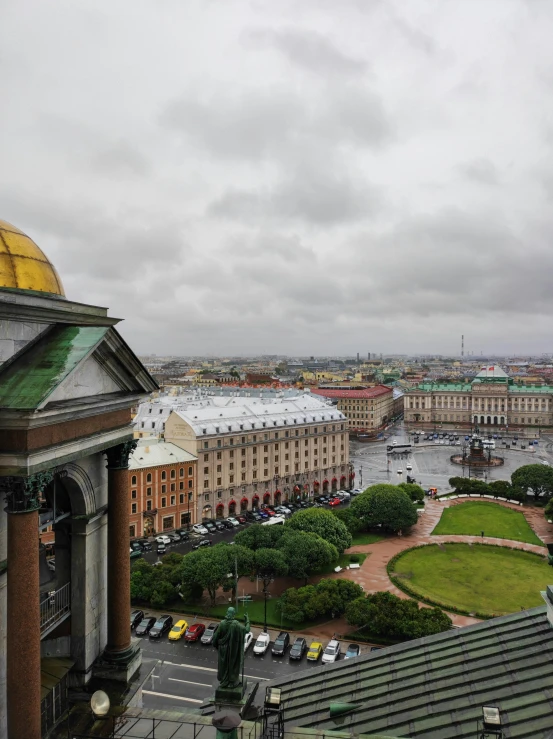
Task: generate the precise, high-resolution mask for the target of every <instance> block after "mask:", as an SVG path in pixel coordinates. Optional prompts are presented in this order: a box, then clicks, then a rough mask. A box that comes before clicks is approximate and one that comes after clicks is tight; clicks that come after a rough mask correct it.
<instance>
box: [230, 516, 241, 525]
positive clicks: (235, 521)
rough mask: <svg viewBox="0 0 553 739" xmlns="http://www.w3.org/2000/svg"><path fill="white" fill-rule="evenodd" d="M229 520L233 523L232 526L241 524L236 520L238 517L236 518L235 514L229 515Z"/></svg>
mask: <svg viewBox="0 0 553 739" xmlns="http://www.w3.org/2000/svg"><path fill="white" fill-rule="evenodd" d="M227 521H228V522H229V523H230V524H232V526H240V524H239V523H238V521H237V520H236V518H234V517H233V516H229V517H228V518H227Z"/></svg>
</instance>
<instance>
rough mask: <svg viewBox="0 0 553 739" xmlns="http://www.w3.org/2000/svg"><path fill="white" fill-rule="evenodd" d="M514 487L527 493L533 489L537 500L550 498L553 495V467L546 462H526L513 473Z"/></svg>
mask: <svg viewBox="0 0 553 739" xmlns="http://www.w3.org/2000/svg"><path fill="white" fill-rule="evenodd" d="M511 482H512V484H513V487H514V488H519V489H520V490H522V491H523V492H525V493H527V492H528V491H529V490H531V491H532V492H533V493H534V495H535V497H536V500H537V499H539V498H542V499H545V500H549V498H551V496H552V495H553V468H552V467H549V466H548V465H545V464H525V465H524V466H523V467H519V468H518V470H515V471H514V472H513V474H512V475H511Z"/></svg>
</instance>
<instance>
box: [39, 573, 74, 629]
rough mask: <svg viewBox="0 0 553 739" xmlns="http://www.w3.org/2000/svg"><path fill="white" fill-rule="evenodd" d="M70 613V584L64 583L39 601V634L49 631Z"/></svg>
mask: <svg viewBox="0 0 553 739" xmlns="http://www.w3.org/2000/svg"><path fill="white" fill-rule="evenodd" d="M69 613H71V583H70V582H66V583H65V585H62V586H61V587H60V588H58V589H57V590H50V591H49V592H48V593H47V594H46V595H45V596H43V597H42V599H41V601H40V633H41V634H43V633H44V632H45V631H47V630H48V629H51V628H52V627H53V626H55V625H56V624H57V622H58V621H60V620H61V619H62V618H64V617H65V616H66V615H67V614H69Z"/></svg>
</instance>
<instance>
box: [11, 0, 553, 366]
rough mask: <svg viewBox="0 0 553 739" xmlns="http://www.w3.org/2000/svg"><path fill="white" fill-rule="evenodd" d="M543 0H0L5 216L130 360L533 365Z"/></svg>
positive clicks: (543, 125)
mask: <svg viewBox="0 0 553 739" xmlns="http://www.w3.org/2000/svg"><path fill="white" fill-rule="evenodd" d="M552 38H553V2H551V0H426V1H425V0H408V1H407V0H396V1H395V2H394V0H149V1H147V0H117V2H113V0H109V1H108V0H78V2H77V1H76V0H65V1H62V0H24V1H22V0H0V90H1V91H2V104H1V111H2V112H1V115H0V162H1V167H0V217H2V218H5V219H6V220H8V221H11V222H12V223H14V224H15V225H17V226H18V227H20V228H21V229H23V230H24V231H26V232H27V233H28V234H29V235H30V236H31V237H33V238H34V239H35V241H37V243H38V244H39V245H40V246H41V247H42V249H43V250H44V251H45V252H46V254H47V255H48V257H49V258H50V259H51V260H52V262H53V263H54V264H55V266H56V267H57V269H58V271H59V272H60V275H61V277H62V280H63V283H64V285H65V290H66V294H67V297H68V298H70V299H73V300H77V301H81V302H87V303H93V304H98V305H105V306H109V308H110V314H111V315H115V316H120V317H122V318H124V319H125V322H124V323H123V324H121V325H120V330H121V331H122V333H123V335H124V336H125V338H126V339H127V340H128V341H129V342H130V343H131V345H132V347H133V348H134V350H135V351H137V352H138V353H145V352H156V353H158V354H162V353H173V354H198V353H203V352H210V353H214V354H221V355H224V354H240V353H258V352H260V353H261V352H264V353H280V352H283V353H287V354H291V355H294V354H316V355H319V354H348V353H351V354H353V353H356V352H357V351H359V352H361V353H365V352H367V351H372V352H418V353H424V352H439V353H444V354H446V353H447V354H450V353H457V354H459V353H460V343H461V334H463V333H464V335H465V350H466V351H469V350H472V351H474V352H475V354H480V352H481V351H483V352H484V354H486V353H487V352H489V353H492V352H497V353H502V352H506V353H524V352H552V351H553V336H552V332H551V314H552V308H553V289H552V287H551V282H552V275H553V207H552V204H553V203H552V201H553V43H552V41H551V39H552Z"/></svg>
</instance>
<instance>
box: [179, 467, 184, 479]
mask: <svg viewBox="0 0 553 739" xmlns="http://www.w3.org/2000/svg"><path fill="white" fill-rule="evenodd" d="M179 477H184V467H181V468H180V470H179Z"/></svg>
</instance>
